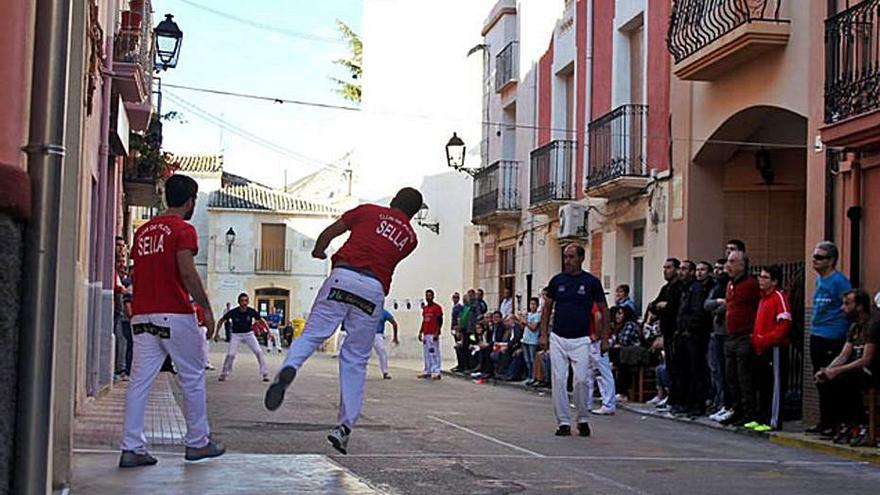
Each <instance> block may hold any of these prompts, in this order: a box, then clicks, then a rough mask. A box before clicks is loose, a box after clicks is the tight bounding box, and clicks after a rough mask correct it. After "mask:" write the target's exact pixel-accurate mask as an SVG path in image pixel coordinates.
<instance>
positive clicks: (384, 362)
mask: <svg viewBox="0 0 880 495" xmlns="http://www.w3.org/2000/svg"><path fill="white" fill-rule="evenodd" d="M385 322H388V323H391V327H392V328H394V338H392V339H391V343H392V344H394V345H397V344H399V343H400V341H398V340H397V320H395V319H394V315H392V314H391V313H390V312H389V311H388V310H387V309H383V310H382V317H381V318H379V323H378V324H377V325H376V337H375V338H374V339H373V349H374V350H375V351H376V354H378V355H379V369H380V370H381V371H382V378H384V379H386V380H390V379H391V374H389V373H388V351H387V350H385Z"/></svg>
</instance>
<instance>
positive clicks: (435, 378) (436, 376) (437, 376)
mask: <svg viewBox="0 0 880 495" xmlns="http://www.w3.org/2000/svg"><path fill="white" fill-rule="evenodd" d="M441 378H443V377H442V376H441V375H440V374H436V375H432V376H431V380H439V379H441Z"/></svg>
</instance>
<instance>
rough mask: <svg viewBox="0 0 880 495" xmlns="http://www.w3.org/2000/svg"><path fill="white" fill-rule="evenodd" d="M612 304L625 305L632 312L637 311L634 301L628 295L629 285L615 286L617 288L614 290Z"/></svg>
mask: <svg viewBox="0 0 880 495" xmlns="http://www.w3.org/2000/svg"><path fill="white" fill-rule="evenodd" d="M614 305H615V306H626V307H628V308H629V309H630V311H632V312H633V314H636V313H637V310H636V302H635V301H633V298H632V297H630V296H629V285H627V284H620V285H618V286H617V289H615V291H614ZM612 321H613V320H612Z"/></svg>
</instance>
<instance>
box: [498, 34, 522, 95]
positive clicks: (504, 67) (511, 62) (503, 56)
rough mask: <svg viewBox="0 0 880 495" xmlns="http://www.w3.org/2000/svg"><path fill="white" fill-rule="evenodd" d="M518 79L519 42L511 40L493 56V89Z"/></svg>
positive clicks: (499, 89) (499, 88)
mask: <svg viewBox="0 0 880 495" xmlns="http://www.w3.org/2000/svg"><path fill="white" fill-rule="evenodd" d="M517 79H519V43H518V42H516V41H511V42H510V43H508V44H507V46H505V47H504V49H503V50H501V52H500V53H498V55H496V56H495V91H496V92H498V91H501V88H503V87H504V86H505V85H507V83H509V82H510V81H516V80H517Z"/></svg>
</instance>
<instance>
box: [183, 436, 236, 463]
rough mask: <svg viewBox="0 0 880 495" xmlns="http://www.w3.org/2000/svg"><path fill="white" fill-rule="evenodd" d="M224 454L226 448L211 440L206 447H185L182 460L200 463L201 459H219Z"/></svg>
mask: <svg viewBox="0 0 880 495" xmlns="http://www.w3.org/2000/svg"><path fill="white" fill-rule="evenodd" d="M225 453H226V447H224V446H223V444H220V443H217V442H215V441H213V440H211V441H210V442H208V445H205V446H204V447H200V448H194V447H187V448H186V455H185V456H184V459H186V460H188V461H200V460H202V459H210V458H211V457H220V456H221V455H223V454H225Z"/></svg>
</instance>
